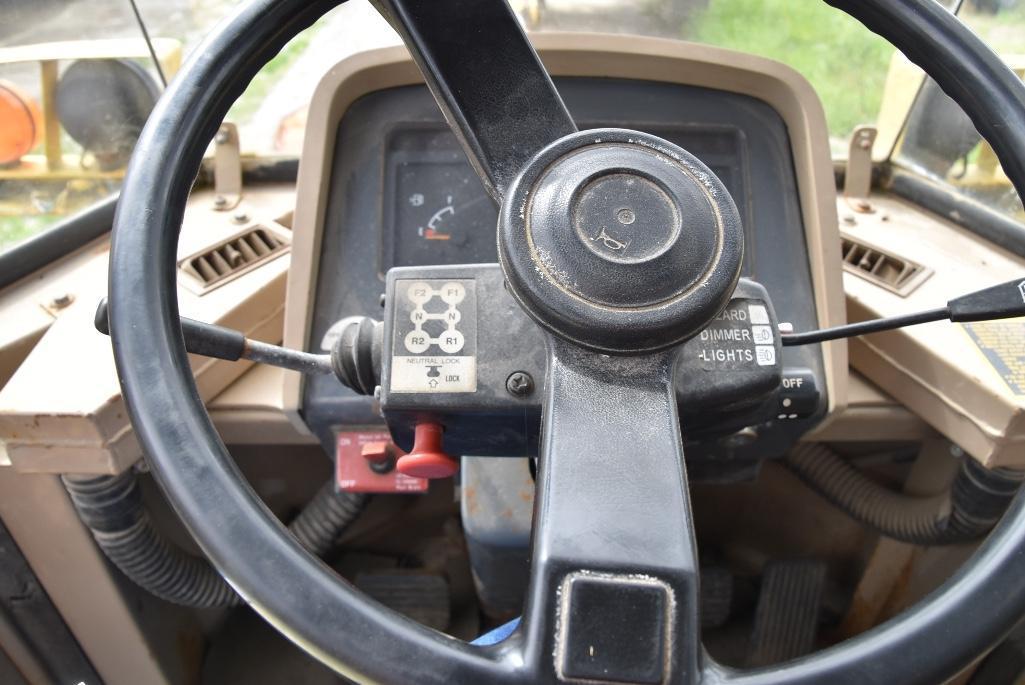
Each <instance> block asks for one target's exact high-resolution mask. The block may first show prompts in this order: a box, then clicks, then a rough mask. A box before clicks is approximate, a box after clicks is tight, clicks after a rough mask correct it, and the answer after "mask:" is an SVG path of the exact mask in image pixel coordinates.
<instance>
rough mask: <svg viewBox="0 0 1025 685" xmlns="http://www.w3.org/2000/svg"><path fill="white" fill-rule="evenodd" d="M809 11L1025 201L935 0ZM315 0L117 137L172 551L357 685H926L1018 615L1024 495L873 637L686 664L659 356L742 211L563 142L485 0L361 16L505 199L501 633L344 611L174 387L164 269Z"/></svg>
mask: <svg viewBox="0 0 1025 685" xmlns="http://www.w3.org/2000/svg"><path fill="white" fill-rule="evenodd" d="M829 2H830V4H832V5H834V6H835V7H838V8H840V9H842V10H844V11H846V12H848V13H849V14H851V15H853V16H855V17H856V18H858V19H859V20H860V21H862V22H863V23H864V24H865V25H866V26H867V27H868V28H869V29H870V30H872V31H874V32H875V33H878V34H879V35H881V36H883V37H885V38H886V39H888V40H889V41H890V42H892V43H893V44H894V45H895V46H896V47H897V48H898V49H900V50H901V51H902V52H904V54H905V55H907V56H908V57H909V58H910V59H912V60H913V61H914V62H916V63H917V64H919V65H920V66H921V67H922V68H923V69H924V70H925V71H926V72H927V73H928V74H929V75H930V76H932V77H933V78H934V79H935V80H936V82H937V83H938V84H939V85H940V86H941V87H942V88H943V89H944V90H945V91H946V92H947V93H948V94H949V95H950V96H951V97H952V98H953V99H954V100H956V101H957V102H958V104H960V105H961V106H962V108H963V109H964V110H965V111H966V112H967V113H968V114H969V116H970V117H971V118H972V120H973V122H974V123H975V125H976V127H977V128H978V129H979V131H980V133H981V134H982V135H983V136H984V137H985V138H986V139H987V140H988V141H989V142H990V143H991V144H992V146H993V148H994V150H995V151H996V152H997V154H998V156H999V158H1000V161H1001V163H1002V164H1003V168H1004V170H1005V171H1006V172H1007V175H1008V176H1009V177H1010V178H1011V179H1012V181H1013V182H1014V184H1015V186H1016V188H1017V189H1018V191H1019V193H1021V194H1022V195H1025V86H1023V85H1022V83H1021V82H1020V81H1019V80H1018V78H1017V77H1016V76H1015V75H1014V74H1013V73H1012V72H1011V71H1010V70H1009V69H1007V68H1006V67H1005V66H1004V65H1003V63H1002V62H1001V61H1000V60H999V59H998V58H997V56H996V55H994V54H993V53H992V52H991V51H990V50H989V49H988V48H987V47H986V46H985V45H984V44H983V43H982V42H981V41H980V40H979V39H978V38H976V37H975V36H974V35H973V34H972V33H971V32H970V31H969V30H968V29H967V28H965V27H964V26H963V25H962V24H961V23H960V22H959V21H958V20H957V18H956V17H954V16H953V15H951V14H950V13H948V12H947V11H946V10H945V9H943V8H942V7H941V6H940V5H939V3H937V2H934V1H933V0H829ZM335 4H337V2H335V1H332V0H257V1H255V2H251V3H249V4H247V5H245V6H244V7H242V8H241V9H240V10H238V11H237V13H236V14H235V15H234V16H233V17H231V18H230V19H229V20H227V21H225V22H224V23H222V24H221V25H220V27H219V28H218V30H217V31H216V32H215V33H214V34H213V35H211V36H210V37H209V38H208V39H207V40H206V41H205V42H204V43H203V45H202V46H200V47H199V48H198V49H196V51H195V53H194V56H193V57H192V59H191V60H190V61H189V63H188V64H187V65H186V66H185V68H184V69H183V70H182V71H181V73H180V74H179V76H178V77H177V79H176V80H175V82H174V83H173V84H172V85H171V86H170V88H169V89H168V91H167V93H166V94H165V95H164V97H163V98H162V99H161V101H160V103H159V104H158V106H157V108H156V109H155V111H154V112H153V114H152V116H151V117H150V120H149V122H148V124H147V125H146V127H145V131H144V132H143V134H142V137H141V138H140V140H139V142H138V145H137V148H136V151H135V154H134V156H133V159H132V162H131V165H130V167H129V170H128V174H127V178H126V182H125V185H124V188H123V190H122V192H121V199H120V202H119V205H118V210H117V216H116V220H115V227H114V236H113V245H112V249H111V265H110V294H109V300H110V326H111V333H112V337H113V345H114V353H115V356H116V360H117V368H118V373H119V375H120V380H121V386H122V391H123V393H124V398H125V402H126V404H127V406H128V409H129V411H130V414H131V418H132V423H133V425H134V427H135V430H136V432H137V434H138V437H139V439H140V441H141V444H142V446H143V448H144V450H145V452H146V454H147V455H148V457H149V460H150V463H151V466H152V469H153V471H154V472H155V474H156V477H157V479H158V481H159V483H160V485H161V486H162V488H163V490H164V492H165V493H166V495H167V497H168V498H169V499H170V501H171V502H172V504H173V505H174V507H175V509H176V511H177V512H178V514H179V515H180V517H181V518H182V520H183V521H184V522H185V524H186V526H187V527H188V529H189V531H190V532H191V534H192V535H193V536H194V537H195V538H196V540H197V541H198V543H199V544H200V546H201V547H202V549H203V551H204V552H205V553H206V554H207V556H209V558H210V559H211V561H212V562H213V563H214V564H215V565H216V567H217V568H218V569H219V571H220V572H221V573H222V574H223V575H224V576H225V577H226V578H227V579H228V581H229V582H230V583H231V585H232V586H233V587H234V588H235V589H236V590H237V591H238V592H239V594H240V595H242V597H244V598H245V600H246V601H247V602H248V603H249V604H250V605H252V607H253V608H254V609H255V610H256V611H257V612H259V613H260V614H261V615H262V616H263V617H264V618H265V619H266V620H267V621H269V622H270V623H271V624H272V625H274V626H275V627H276V628H277V629H278V630H279V631H281V632H282V633H283V634H284V635H286V636H287V637H288V638H289V639H290V640H292V641H293V642H295V643H296V644H297V645H299V646H300V647H302V648H303V649H305V650H306V651H308V652H309V653H310V654H312V655H313V656H315V657H316V658H318V659H319V660H321V661H322V662H324V663H325V664H327V665H328V666H330V667H331V668H333V669H335V670H336V671H338V672H339V673H342V674H344V675H347V676H349V677H351V678H353V679H356V680H360V681H385V682H417V683H522V682H581V681H583V682H594V681H600V682H644V683H663V682H666V683H668V682H672V683H696V682H708V683H744V684H751V685H753V684H754V683H784V682H785V683H811V682H825V681H829V682H831V683H864V682H900V683H936V682H941V681H943V680H945V679H946V678H948V677H950V676H952V675H954V674H955V673H957V672H958V671H959V670H960V669H962V668H963V667H965V666H966V665H968V664H969V663H970V662H971V661H972V660H974V659H976V658H977V657H978V656H980V655H981V654H983V653H984V652H985V651H986V650H988V649H990V648H991V647H992V646H994V645H995V644H996V643H997V642H998V641H999V640H1000V639H1001V638H1002V637H1003V636H1004V635H1005V634H1006V633H1007V631H1008V630H1009V629H1010V628H1011V627H1012V626H1013V625H1014V624H1015V623H1016V622H1017V620H1018V619H1019V618H1020V617H1021V616H1022V615H1023V614H1025V499H1023V496H1021V495H1019V496H1018V497H1017V498H1016V499H1015V500H1014V502H1013V504H1012V505H1011V507H1010V508H1009V509H1008V511H1007V513H1006V514H1005V516H1004V520H1003V521H1002V522H1001V523H1000V525H999V526H998V527H997V528H996V529H995V530H994V532H993V533H992V534H991V535H990V537H989V538H988V540H986V541H985V542H984V543H983V544H982V545H981V547H980V548H979V549H978V550H977V551H976V553H975V554H974V556H972V558H971V559H970V560H969V561H968V562H967V563H966V564H965V565H964V566H963V567H962V568H961V569H960V570H959V572H958V573H957V574H956V575H955V576H954V577H952V578H951V579H949V580H948V581H947V582H946V583H945V584H944V585H943V586H942V587H941V588H940V589H938V590H937V591H936V592H934V593H933V594H931V595H930V596H928V597H927V598H925V599H923V600H922V601H921V602H920V603H919V604H917V605H916V606H914V607H913V608H911V609H910V610H908V611H906V612H904V613H902V614H901V615H899V616H897V617H895V618H894V619H892V620H890V621H888V622H887V623H885V624H883V625H880V626H878V627H876V628H874V629H872V630H870V631H868V632H866V633H864V634H862V635H859V636H858V637H856V638H853V639H850V640H848V641H846V642H843V643H841V644H838V645H835V646H833V647H830V648H828V649H825V650H822V651H820V652H817V653H815V654H812V655H809V656H807V657H804V658H801V659H798V660H795V661H791V662H788V663H785V664H781V665H777V666H771V667H768V668H763V669H760V670H751V671H735V670H731V669H728V668H725V667H723V666H720V665H718V664H716V663H715V662H714V661H713V660H712V659H711V658H710V657H709V656H708V655H707V654H705V653H704V651H703V649H702V646H701V639H700V632H699V621H698V613H697V612H698V599H697V598H698V594H697V585H698V574H697V554H696V550H695V544H694V532H693V525H692V520H691V515H690V507H689V501H688V492H687V478H686V471H685V468H684V461H683V449H682V445H681V439H680V427H679V425H678V418H677V416H678V415H677V408H676V405H675V402H676V398H675V394H674V392H673V390H672V386H671V379H672V378H673V375H672V369H673V363H674V359H675V352H674V350H675V349H677V347H678V343H679V342H680V341H683V340H685V339H687V338H688V337H689V336H691V335H693V334H694V333H695V332H696V331H698V330H700V329H701V328H702V327H703V326H704V325H705V324H706V323H707V322H708V320H709V319H710V318H711V317H712V316H714V315H715V314H716V313H717V312H718V310H719V309H720V308H721V307H722V306H723V305H724V304H725V302H726V301H727V299H728V297H729V295H730V293H731V292H732V290H733V287H734V285H735V284H736V282H737V278H738V274H739V269H740V262H741V256H742V252H743V245H742V232H741V231H740V224H739V219H738V216H737V212H736V209H735V208H734V206H733V203H732V200H731V199H730V198H729V195H728V193H726V191H725V189H724V188H723V186H722V184H721V183H720V182H719V181H718V179H716V178H715V176H714V174H712V173H711V172H710V171H709V170H708V169H707V168H705V167H704V166H703V165H702V164H701V163H700V162H698V161H697V160H696V159H695V158H693V157H692V156H690V155H689V154H687V153H686V152H685V151H683V150H680V149H679V148H676V147H675V146H673V145H671V144H669V143H666V142H665V141H662V140H660V139H657V138H655V137H653V136H648V135H645V134H640V133H636V132H628V131H616V130H612V131H601V132H577V131H576V127H575V126H574V124H573V121H572V119H571V118H570V117H569V114H568V113H567V111H566V109H565V107H564V106H563V104H562V101H561V99H560V97H559V94H558V92H557V91H556V90H555V88H554V86H553V85H552V82H551V79H550V78H549V77H548V75H547V73H545V71H544V68H543V67H542V65H541V63H540V61H539V60H538V58H537V55H536V54H535V53H534V51H533V49H532V48H531V46H530V44H529V43H528V42H527V40H526V38H525V36H524V34H523V31H522V29H521V28H520V27H519V25H518V23H517V22H516V19H515V17H514V16H513V14H512V12H511V10H509V8H508V6H507V5H506V3H505V2H504V1H503V2H494V1H493V0H492V1H485V0H474V1H473V2H469V1H464V2H456V1H455V0H453V1H452V2H446V1H441V0H438V1H436V2H433V1H432V2H427V1H418V0H387V1H386V0H381V1H380V2H379V3H378V4H379V7H380V9H381V11H382V12H383V13H384V14H385V15H386V16H387V18H388V19H389V20H390V21H391V22H392V24H393V25H395V26H396V28H398V29H399V31H400V33H401V34H402V35H403V38H404V40H405V42H406V44H407V46H408V47H409V49H410V50H411V52H412V53H413V55H414V58H415V59H416V61H417V62H418V64H419V65H420V67H421V69H422V71H423V72H424V75H425V78H426V80H427V82H428V84H429V85H430V86H431V88H432V90H433V91H434V93H435V96H436V98H437V99H438V100H439V104H441V106H442V108H443V110H444V111H445V113H446V116H447V118H448V120H449V122H450V124H451V125H452V127H453V130H454V131H455V133H456V135H457V137H458V138H459V139H460V142H461V143H462V144H463V146H464V148H465V149H466V151H467V153H468V155H469V157H470V159H471V162H472V163H473V165H474V167H475V169H476V170H477V171H478V173H479V175H480V176H481V179H482V181H483V182H484V185H485V187H486V188H487V189H488V191H489V192H490V193H491V194H492V196H493V197H494V198H495V199H496V201H498V202H500V203H501V207H502V209H501V212H500V219H499V230H498V235H499V246H500V249H499V252H500V256H501V262H502V268H503V270H504V273H505V277H506V280H507V282H508V284H509V286H510V290H511V291H512V292H513V294H514V295H515V296H516V299H517V300H518V301H519V303H520V304H521V305H522V306H523V308H524V309H525V310H526V312H527V313H528V314H529V315H530V316H531V317H533V318H534V320H535V321H537V323H538V324H539V325H540V326H541V327H542V328H543V329H544V331H545V335H546V336H547V340H548V343H549V344H548V355H549V361H548V364H549V366H548V369H549V371H548V376H547V378H548V380H547V384H546V388H545V399H544V423H543V425H544V440H543V444H542V450H541V454H540V458H539V468H538V484H537V497H536V505H535V506H536V509H535V514H534V532H533V541H532V545H533V548H532V564H531V580H530V584H529V590H528V596H527V598H526V603H525V612H524V618H523V621H522V623H521V625H520V627H519V628H518V629H517V630H516V631H515V632H514V633H513V634H512V636H511V637H509V638H508V639H507V640H505V641H503V642H501V643H499V644H497V645H492V646H487V647H479V646H473V645H469V644H467V643H464V642H462V641H459V640H456V639H454V638H451V637H448V636H446V635H443V634H441V633H439V632H436V631H433V630H430V629H428V628H425V627H423V626H420V625H418V624H416V623H414V622H413V621H411V620H409V619H406V618H404V617H402V616H400V615H399V614H397V613H395V612H393V611H391V610H389V609H386V608H384V607H382V606H381V605H379V604H377V603H376V602H374V601H373V600H371V599H369V598H367V597H365V596H363V595H361V594H360V593H359V592H358V591H356V590H355V589H354V588H353V587H352V586H351V585H350V584H348V583H347V582H346V581H344V580H343V579H341V578H339V577H338V576H337V575H336V574H334V573H333V572H332V570H331V569H329V568H328V567H327V566H325V565H324V564H323V563H321V562H320V561H318V560H317V559H315V558H314V557H313V556H311V555H310V554H309V553H307V552H306V551H305V550H303V549H302V548H301V547H300V545H299V544H298V543H297V542H296V540H295V539H294V538H292V537H291V536H290V535H289V534H288V532H287V531H286V529H285V528H284V527H283V526H282V525H281V524H280V523H279V522H278V521H277V519H276V518H275V517H274V516H273V514H272V513H271V512H270V511H269V510H268V509H267V508H266V507H265V506H264V505H263V504H262V502H261V501H260V499H259V498H258V496H257V495H256V494H255V493H254V492H253V491H252V489H251V488H249V487H248V485H247V484H246V482H245V480H244V478H243V476H242V475H241V473H240V472H239V470H238V469H237V467H236V466H235V464H234V462H233V461H232V459H231V457H230V456H229V454H228V452H227V450H226V449H225V447H224V444H223V443H222V442H221V440H220V438H219V437H218V435H217V432H216V430H215V429H214V426H213V424H212V422H211V421H210V418H209V416H208V415H207V413H206V411H205V409H204V406H203V403H202V401H201V400H200V397H199V395H198V393H197V391H196V386H195V384H194V382H193V378H192V373H191V371H190V367H189V364H188V361H187V358H186V353H185V348H184V346H183V339H182V333H181V326H180V324H179V319H178V308H177V299H176V286H175V254H176V244H177V239H178V232H179V230H180V226H181V222H182V217H183V212H184V207H185V202H186V199H187V196H188V193H189V190H190V187H191V185H192V181H193V179H194V178H195V175H196V172H197V169H198V167H199V164H200V162H201V160H202V156H203V153H204V150H205V148H206V146H207V144H208V142H209V140H210V139H211V138H212V136H213V135H214V133H215V131H216V130H217V127H218V125H219V124H220V122H221V120H222V119H223V117H224V115H225V114H226V112H227V111H228V108H229V107H230V105H231V104H232V102H233V101H234V100H235V99H236V98H237V97H238V96H239V95H240V94H241V92H242V90H243V89H244V87H245V86H246V84H247V83H248V82H249V80H250V79H251V78H252V77H253V76H254V75H255V74H256V72H257V71H258V70H259V68H260V67H261V66H262V65H263V64H265V63H266V62H267V61H268V60H269V59H270V57H271V56H273V55H274V54H275V53H276V52H277V51H278V50H279V49H281V47H283V46H284V44H285V43H286V42H287V41H288V40H289V39H290V38H292V37H293V36H295V35H296V34H297V33H298V32H299V31H301V30H302V29H304V28H306V27H307V26H309V25H310V24H311V23H312V22H313V21H315V20H316V19H317V18H318V17H319V16H321V15H322V14H324V13H325V12H326V11H327V10H328V9H330V8H331V7H332V6H333V5H335ZM608 197H614V198H616V197H627V198H631V199H629V202H634V203H635V204H632V205H630V206H631V208H632V209H631V213H630V214H629V215H624V217H623V223H624V225H625V224H632V225H633V226H634V227H635V229H631V230H633V231H634V232H633V233H632V234H631V235H632V236H633V237H634V239H633V240H631V241H630V244H629V248H628V249H627V246H626V245H624V243H625V242H626V241H613V242H612V243H608V242H606V241H598V242H599V243H601V244H600V245H599V244H598V243H596V242H594V241H593V240H591V241H590V243H591V244H588V239H587V237H585V236H583V235H582V234H581V233H580V231H579V230H575V228H574V227H576V228H577V229H578V228H579V226H580V225H582V222H583V223H586V222H587V221H589V220H590V219H591V218H593V217H594V216H596V214H595V212H600V211H606V210H607V209H608V207H607V206H606V205H607V198H608ZM603 198H604V199H603ZM628 219H629V220H628ZM617 242H618V243H619V244H620V245H623V247H622V248H616V247H615V244H616V243H617ZM606 248H608V249H606Z"/></svg>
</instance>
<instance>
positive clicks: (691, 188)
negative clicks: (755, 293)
mask: <svg viewBox="0 0 1025 685" xmlns="http://www.w3.org/2000/svg"><path fill="white" fill-rule="evenodd" d="M499 255H500V260H501V262H502V268H503V270H504V272H505V276H506V279H507V281H508V283H509V286H510V290H511V291H512V292H513V294H514V295H515V296H516V298H517V299H518V300H519V302H520V304H521V305H522V306H523V307H524V309H525V310H526V311H527V313H528V314H530V315H531V316H532V317H533V318H534V319H535V320H536V321H538V322H539V323H540V324H541V325H543V326H545V327H546V328H548V329H549V330H551V331H552V332H554V333H556V334H557V335H560V336H562V337H564V338H566V339H569V340H571V341H573V342H576V343H578V344H580V345H582V346H584V347H588V348H592V349H597V350H601V351H606V352H615V353H640V352H645V351H651V350H656V349H661V348H664V347H669V346H671V345H674V344H676V343H679V342H681V341H683V340H685V339H686V338H688V337H690V336H691V335H694V334H695V333H697V332H698V331H699V330H701V328H703V327H704V326H705V325H706V324H707V323H708V321H709V320H710V319H711V318H712V317H713V316H715V314H717V313H718V312H719V311H720V310H721V309H722V308H723V307H724V306H725V305H726V303H727V301H728V300H729V298H730V295H731V294H732V292H733V289H734V287H735V285H736V282H737V279H738V278H739V275H740V266H741V261H742V257H743V229H742V227H741V223H740V216H739V214H738V212H737V209H736V206H735V205H734V203H733V200H732V198H731V197H730V195H729V193H728V192H727V190H726V188H725V186H724V185H723V184H722V182H721V181H720V180H719V179H718V178H717V177H716V176H715V174H713V173H712V171H711V170H709V169H708V167H706V166H705V165H704V164H702V163H701V162H700V161H699V160H698V159H697V158H696V157H694V156H693V155H691V154H689V153H688V152H686V151H685V150H683V149H681V148H679V147H677V146H675V145H673V144H671V143H669V142H667V141H665V140H662V139H661V138H658V137H655V136H651V135H648V134H645V133H639V132H637V131H626V130H621V129H603V130H591V131H582V132H580V133H575V134H572V135H569V136H566V137H564V138H562V139H560V140H558V141H556V142H555V143H553V144H552V145H550V146H549V147H548V148H546V149H544V150H543V151H542V152H541V153H539V154H538V155H537V156H536V157H535V158H534V159H533V160H531V162H530V163H529V164H528V165H527V166H526V168H524V169H523V171H521V173H520V175H519V176H518V177H517V178H516V179H515V180H514V181H513V183H512V184H511V186H510V188H509V191H508V193H507V194H506V199H505V202H504V204H503V206H502V212H501V216H500V219H499Z"/></svg>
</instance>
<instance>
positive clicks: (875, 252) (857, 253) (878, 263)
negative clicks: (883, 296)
mask: <svg viewBox="0 0 1025 685" xmlns="http://www.w3.org/2000/svg"><path fill="white" fill-rule="evenodd" d="M840 245H841V250H842V251H843V266H844V269H845V270H847V271H849V272H850V273H853V274H857V275H858V276H861V277H862V278H864V279H865V280H867V281H871V282H872V283H875V284H876V285H879V286H882V287H883V288H886V289H887V290H890V291H892V292H894V293H897V294H898V295H902V296H904V295H907V294H909V293H910V292H911V291H912V290H914V289H915V288H917V287H918V286H919V285H920V284H921V283H922V281H924V280H925V279H926V278H927V277H928V276H929V273H930V271H929V270H928V269H926V268H925V267H924V266H922V265H921V264H916V263H914V262H912V261H910V260H907V259H904V258H903V257H898V256H897V255H895V254H893V253H890V252H886V251H885V250H880V249H879V248H876V247H871V246H869V245H866V244H864V243H862V242H860V241H858V240H854V239H853V238H851V237H849V236H841V238H840Z"/></svg>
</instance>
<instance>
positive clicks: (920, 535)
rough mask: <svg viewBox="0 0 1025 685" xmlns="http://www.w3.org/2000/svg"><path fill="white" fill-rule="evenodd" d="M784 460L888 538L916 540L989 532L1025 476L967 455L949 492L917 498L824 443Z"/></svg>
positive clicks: (950, 540) (943, 540)
mask: <svg viewBox="0 0 1025 685" xmlns="http://www.w3.org/2000/svg"><path fill="white" fill-rule="evenodd" d="M783 463H784V464H785V465H786V466H788V467H789V468H790V469H791V470H792V471H793V472H794V473H796V474H797V475H798V476H799V477H800V478H801V480H803V481H804V482H805V483H807V484H808V485H809V486H810V487H811V488H812V489H813V490H815V491H816V492H818V493H819V494H820V495H822V496H823V497H825V498H826V499H827V500H829V501H830V502H831V503H832V504H834V505H835V506H837V507H838V508H840V509H842V510H843V511H844V512H846V513H847V514H848V515H850V516H851V517H852V518H854V519H856V520H858V521H860V522H861V523H863V524H865V525H866V526H869V527H871V528H873V529H875V530H876V531H878V532H879V533H881V534H883V535H885V536H887V537H891V538H894V539H897V540H901V541H903V542H910V543H912V544H916V545H947V544H955V543H961V542H970V541H973V540H978V539H979V538H981V537H984V536H985V535H986V534H988V533H989V531H990V530H991V529H992V528H993V526H994V525H996V522H997V521H999V520H1000V517H1001V516H1002V515H1003V513H1004V511H1005V510H1006V509H1007V506H1008V505H1009V504H1010V502H1011V499H1012V498H1013V497H1014V495H1015V493H1016V492H1017V491H1018V488H1019V486H1020V485H1021V483H1022V480H1023V479H1025V472H1021V471H1016V470H1012V469H1003V468H997V469H987V468H986V467H984V466H982V465H981V464H979V463H978V462H977V461H975V460H974V459H972V458H970V457H966V458H965V459H964V460H963V461H962V462H961V467H960V469H959V471H958V473H957V476H955V478H954V482H953V483H952V484H951V487H950V490H949V491H947V492H944V493H942V494H939V495H933V496H929V497H915V496H913V495H907V494H902V493H897V492H893V491H891V490H888V489H887V488H885V487H883V486H881V485H879V484H878V483H875V482H874V481H872V480H870V479H869V478H867V477H866V476H865V475H864V474H863V473H861V472H860V471H858V469H856V468H854V467H853V466H851V465H850V464H849V463H848V462H847V461H846V460H845V459H843V458H842V457H840V456H839V455H838V454H836V453H835V452H833V450H831V449H829V448H828V447H826V446H825V445H822V444H819V443H805V444H801V445H798V446H797V447H795V448H794V449H793V450H792V451H791V452H790V453H789V454H788V455H787V457H786V458H785V459H784V462H783Z"/></svg>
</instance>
